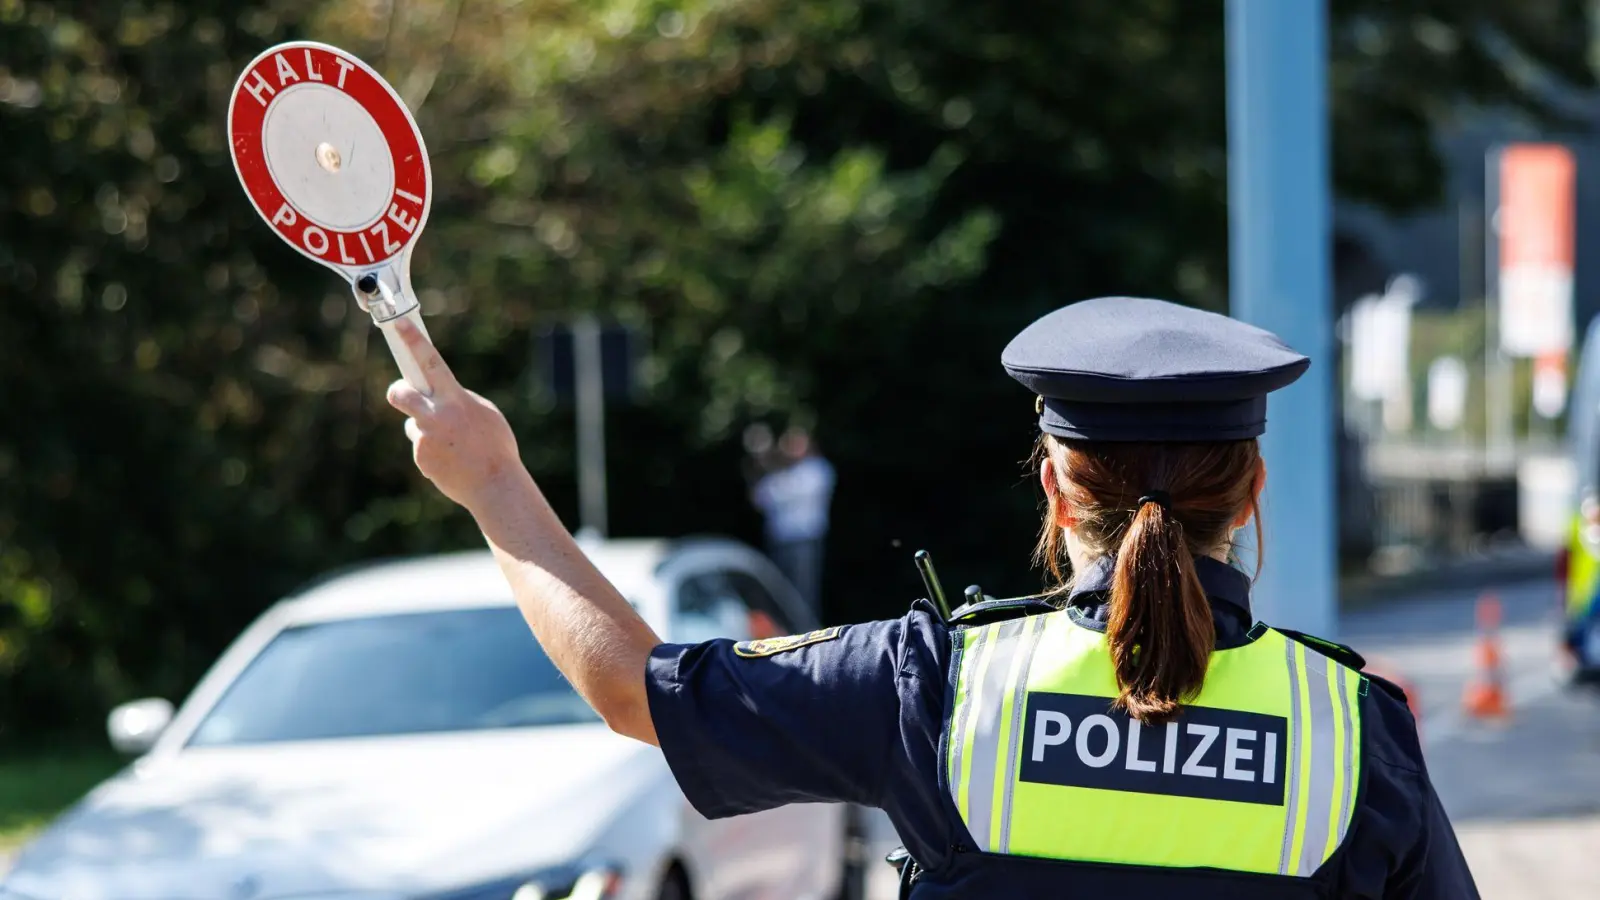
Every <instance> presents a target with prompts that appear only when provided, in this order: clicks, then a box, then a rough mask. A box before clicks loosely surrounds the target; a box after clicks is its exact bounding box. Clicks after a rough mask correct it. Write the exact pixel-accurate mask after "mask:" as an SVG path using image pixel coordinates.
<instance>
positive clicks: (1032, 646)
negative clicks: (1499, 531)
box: [944, 613, 1363, 877]
mask: <svg viewBox="0 0 1600 900" xmlns="http://www.w3.org/2000/svg"><path fill="white" fill-rule="evenodd" d="M1258 631H1259V632H1260V636H1259V637H1258V638H1257V639H1256V640H1255V641H1253V642H1252V643H1250V644H1247V645H1245V646H1243V647H1238V648H1234V649H1229V650H1219V651H1217V652H1215V653H1213V654H1212V655H1211V662H1210V665H1209V668H1208V670H1207V675H1206V681H1205V686H1204V688H1203V689H1202V690H1201V692H1200V694H1199V696H1198V697H1196V698H1195V700H1194V702H1193V703H1191V704H1186V705H1185V707H1184V711H1183V714H1182V715H1181V716H1179V717H1178V719H1177V720H1176V721H1174V722H1173V723H1171V724H1169V725H1158V726H1153V727H1151V726H1142V725H1140V723H1139V722H1138V721H1137V720H1134V719H1131V718H1129V717H1128V716H1127V715H1125V714H1123V713H1120V712H1118V711H1116V710H1114V709H1113V708H1112V707H1111V701H1112V700H1113V699H1114V698H1115V697H1116V696H1117V694H1118V689H1117V682H1116V673H1115V670H1114V668H1113V666H1112V662H1111V655H1110V652H1109V650H1108V648H1107V646H1106V641H1105V636H1104V635H1102V634H1100V633H1098V632H1094V631H1090V630H1089V629H1086V628H1083V627H1081V626H1079V625H1076V624H1074V623H1073V622H1072V621H1071V619H1070V618H1068V616H1067V614H1065V613H1052V614H1047V615H1039V616H1030V617H1028V618H1026V619H1018V620H1011V621H1007V622H998V623H995V624H992V625H986V626H983V627H980V628H972V629H968V630H965V631H963V632H960V633H959V634H958V637H957V640H958V644H957V653H958V655H957V657H956V660H955V666H956V668H957V672H956V679H955V684H956V698H955V703H954V705H953V706H952V709H951V715H950V718H949V720H948V721H947V722H946V728H947V735H946V740H945V759H944V763H945V766H946V768H945V774H946V779H947V782H948V784H949V790H950V795H951V798H952V799H953V800H954V801H955V805H956V809H957V810H958V811H959V812H960V814H961V818H962V820H963V821H964V822H965V823H966V825H967V829H968V831H969V832H970V833H971V835H972V839H973V841H974V842H975V843H976V844H977V846H978V847H979V849H982V850H985V851H988V852H992V853H1002V854H1015V855H1020V856H1033V857H1045V858H1051V859H1065V860H1080V861H1092V862H1102V863H1112V864H1123V865H1148V866H1166V867H1192V866H1203V867H1209V868H1218V869H1227V870H1232V871H1242V872H1261V873H1277V874H1281V875H1291V876H1301V877H1306V876H1310V875H1311V874H1312V873H1314V872H1315V871H1316V870H1317V868H1318V867H1319V866H1321V865H1322V863H1324V862H1325V861H1326V860H1327V859H1328V858H1329V857H1331V856H1332V855H1333V853H1334V851H1335V850H1337V849H1338V847H1339V845H1340V844H1341V843H1342V842H1343V841H1344V836H1345V833H1346V832H1347V831H1348V830H1349V827H1350V822H1351V820H1352V818H1353V817H1354V813H1355V800H1356V792H1357V787H1358V785H1359V782H1360V776H1361V754H1360V747H1361V714H1360V695H1361V693H1362V689H1363V687H1362V678H1361V675H1360V674H1359V673H1358V672H1355V671H1353V670H1351V669H1348V668H1346V667H1344V666H1341V665H1339V664H1338V663H1336V662H1334V661H1333V660H1331V659H1328V658H1327V657H1324V656H1322V655H1321V654H1319V653H1317V652H1316V651H1313V650H1309V649H1307V648H1306V646H1305V645H1303V644H1301V643H1299V642H1298V641H1293V640H1290V639H1289V638H1287V637H1285V636H1284V635H1282V634H1279V633H1278V632H1276V631H1272V630H1271V629H1261V628H1258Z"/></svg>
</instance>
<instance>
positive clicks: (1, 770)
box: [0, 747, 127, 852]
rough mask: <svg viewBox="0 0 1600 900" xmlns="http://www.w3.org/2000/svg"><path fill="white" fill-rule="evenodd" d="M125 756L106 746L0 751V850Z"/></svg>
mask: <svg viewBox="0 0 1600 900" xmlns="http://www.w3.org/2000/svg"><path fill="white" fill-rule="evenodd" d="M126 762H127V761H126V760H125V759H122V758H121V757H118V756H117V755H115V754H113V753H112V752H111V751H110V750H105V749H83V748H78V747H70V748H65V749H64V748H61V747H54V748H51V749H50V750H48V751H46V750H43V749H41V748H34V749H32V750H31V751H29V752H26V753H14V754H9V755H7V756H4V757H0V852H4V851H6V850H9V849H10V848H11V847H12V846H13V845H15V844H19V843H21V842H22V841H24V840H26V839H27V837H28V835H29V834H31V833H32V832H33V831H34V830H35V829H37V828H39V827H40V826H42V825H44V823H46V822H48V821H49V820H50V819H52V818H54V817H55V816H56V815H57V814H58V813H60V812H61V810H63V809H64V808H66V807H67V806H69V805H71V804H72V803H75V802H76V801H77V800H78V798H80V797H82V796H83V795H84V794H86V793H88V792H89V789H90V788H93V787H94V786H95V785H96V784H99V783H100V782H101V781H103V780H105V779H106V778H108V777H110V776H111V775H112V774H114V773H115V772H116V771H117V770H118V769H120V768H122V766H123V765H125V764H126Z"/></svg>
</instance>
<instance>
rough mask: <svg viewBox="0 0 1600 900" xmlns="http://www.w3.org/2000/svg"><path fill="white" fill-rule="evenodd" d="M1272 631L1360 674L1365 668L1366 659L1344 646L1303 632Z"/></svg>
mask: <svg viewBox="0 0 1600 900" xmlns="http://www.w3.org/2000/svg"><path fill="white" fill-rule="evenodd" d="M1274 630H1275V631H1277V632H1278V633H1279V634H1282V635H1284V636H1285V637H1288V638H1290V639H1291V640H1295V641H1299V642H1300V643H1302V644H1305V645H1306V646H1307V647H1310V648H1311V649H1313V650H1315V651H1317V652H1318V653H1321V654H1322V655H1323V656H1326V657H1328V658H1329V659H1332V660H1333V661H1334V662H1336V663H1339V664H1341V665H1344V666H1348V667H1350V668H1352V669H1355V670H1356V671H1357V672H1360V671H1362V670H1363V669H1365V668H1366V667H1367V658H1366V657H1364V656H1362V655H1361V654H1359V653H1357V652H1356V651H1355V650H1353V649H1351V648H1349V647H1347V646H1345V645H1344V644H1336V643H1334V642H1333V641H1326V640H1323V639H1322V638H1319V637H1315V636H1313V635H1309V634H1306V633H1305V632H1301V631H1291V630H1289V629H1287V628H1277V629H1274Z"/></svg>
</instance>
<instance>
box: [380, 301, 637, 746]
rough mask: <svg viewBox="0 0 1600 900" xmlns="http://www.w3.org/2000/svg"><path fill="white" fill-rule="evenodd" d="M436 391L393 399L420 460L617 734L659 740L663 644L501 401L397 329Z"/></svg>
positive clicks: (536, 629)
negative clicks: (584, 539) (649, 690)
mask: <svg viewBox="0 0 1600 900" xmlns="http://www.w3.org/2000/svg"><path fill="white" fill-rule="evenodd" d="M397 330H398V331H399V333H400V336H401V337H402V338H403V339H404V340H405V342H406V344H407V345H408V346H409V347H410V348H411V352H412V353H413V354H415V356H416V358H417V360H418V361H419V362H420V363H421V365H422V368H423V370H424V372H426V373H427V377H428V381H429V382H430V383H431V384H432V386H433V395H432V396H431V397H430V396H424V395H423V394H422V393H420V392H419V391H417V390H416V389H415V388H413V387H411V385H409V384H407V383H406V382H404V381H397V382H395V383H394V384H393V385H391V386H390V387H389V403H390V404H391V405H392V406H394V407H395V408H396V409H398V410H400V411H401V412H403V413H405V414H406V415H407V416H409V417H410V418H408V419H407V420H406V424H405V431H406V436H407V437H409V438H410V439H411V443H412V455H413V457H414V459H415V460H416V463H417V468H418V469H419V470H421V471H422V474H423V475H425V476H427V478H428V480H430V481H432V482H433V483H434V485H435V486H437V487H438V488H439V490H440V491H441V492H443V493H444V495H445V496H447V497H449V498H450V499H451V500H454V501H455V502H457V503H459V504H461V505H462V506H463V507H465V508H466V509H467V511H468V512H470V513H471V514H472V516H473V518H474V519H476V520H477V523H478V527H479V528H480V529H482V530H483V535H484V537H485V538H486V539H487V540H488V542H489V547H490V548H491V549H492V550H493V551H494V555H495V559H497V560H498V561H499V563H500V569H501V571H502V572H504V573H505V577H506V580H507V581H508V582H510V584H511V591H512V593H513V595H515V597H516V600H517V606H518V607H519V608H521V610H522V615H523V618H525V619H527V621H528V627H530V628H531V629H533V634H534V637H535V638H537V639H538V641H539V643H540V644H541V645H542V646H543V647H544V649H545V652H546V653H548V654H549V655H550V658H551V660H553V661H554V662H555V664H556V666H557V667H558V668H560V669H561V672H562V674H564V675H566V676H567V679H568V680H570V681H571V682H572V684H573V686H574V687H576V688H577V690H578V693H579V694H581V695H582V696H583V698H584V699H585V700H587V701H588V702H589V705H590V706H592V707H594V709H595V711H596V712H597V713H599V714H600V716H601V717H602V718H603V719H605V721H606V724H607V725H609V726H610V727H611V728H612V730H614V731H616V732H618V733H619V734H624V735H627V736H628V737H631V738H636V739H638V740H641V741H644V742H646V743H650V744H654V743H656V732H655V727H654V725H653V724H652V722H651V718H650V708H649V702H648V700H647V698H646V695H645V674H644V673H645V664H646V661H647V660H648V659H649V657H650V651H651V650H652V649H654V648H655V647H656V646H657V645H658V644H660V643H661V640H660V638H658V637H657V636H656V634H655V632H654V631H652V630H651V629H650V626H649V625H647V624H646V623H645V621H644V620H643V619H641V618H640V617H639V615H638V613H636V612H635V611H634V609H633V607H632V606H630V605H629V604H628V602H627V600H625V599H624V598H623V597H622V595H621V594H620V593H618V592H617V589H616V588H615V587H613V586H612V584H611V583H610V582H609V581H607V580H606V578H605V576H604V575H601V574H600V571H599V570H598V569H596V568H595V567H594V565H593V564H592V563H590V562H589V559H588V557H586V556H585V555H584V553H583V551H582V550H580V549H579V548H578V545H577V543H576V542H575V541H574V540H573V539H572V536H571V535H570V534H568V533H567V529H566V528H565V527H564V526H563V525H562V524H561V520H560V519H558V518H557V517H556V514H555V511H554V510H552V509H551V508H550V504H549V502H548V501H546V500H545V498H544V494H543V493H542V492H541V491H540V490H539V486H538V485H537V484H535V483H534V480H533V476H532V475H530V474H528V470H527V468H526V467H524V466H523V464H522V460H521V458H520V457H519V456H518V455H517V442H516V438H515V437H514V436H513V435H512V434H511V428H510V426H509V425H508V424H507V423H506V418H505V416H504V415H503V414H501V412H500V410H499V409H497V408H496V407H495V405H494V404H493V403H490V402H489V401H488V400H485V399H484V398H482V397H480V396H478V395H477V394H475V393H473V392H472V391H469V390H467V389H466V388H464V387H462V386H461V384H460V383H459V382H457V381H456V379H455V375H454V374H452V373H451V371H450V368H449V367H448V366H446V365H445V362H444V359H443V358H442V357H440V356H439V352H438V350H436V349H435V348H434V347H433V345H432V344H431V343H430V342H429V341H428V339H427V338H426V337H425V336H423V334H422V333H421V332H420V331H418V330H417V329H416V328H415V327H414V326H412V325H411V323H409V322H406V321H402V322H401V323H400V325H399V328H398V329H397Z"/></svg>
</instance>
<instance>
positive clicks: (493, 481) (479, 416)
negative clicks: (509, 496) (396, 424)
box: [389, 319, 522, 511]
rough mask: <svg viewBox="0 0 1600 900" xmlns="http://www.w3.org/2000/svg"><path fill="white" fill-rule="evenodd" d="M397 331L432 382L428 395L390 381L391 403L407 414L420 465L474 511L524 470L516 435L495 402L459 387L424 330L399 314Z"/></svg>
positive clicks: (448, 493) (408, 432)
mask: <svg viewBox="0 0 1600 900" xmlns="http://www.w3.org/2000/svg"><path fill="white" fill-rule="evenodd" d="M395 331H396V332H397V333H398V334H399V335H400V338H401V339H402V340H403V341H405V344H406V346H407V347H408V348H410V350H411V354H412V355H413V356H415V357H416V360H417V363H418V364H419V365H421V366H422V371H423V373H424V374H425V375H426V376H427V379H428V382H429V384H430V385H432V387H433V396H431V397H429V396H426V395H424V394H423V393H422V392H421V391H418V390H417V389H416V388H414V387H412V386H411V385H410V384H408V383H407V382H405V381H403V380H402V381H396V382H395V383H394V384H391V385H390V386H389V404H390V405H391V406H393V407H394V408H395V409H398V410H400V411H401V412H403V413H405V414H406V415H407V416H409V417H410V418H408V419H406V425H405V429H406V437H409V438H410V439H411V451H412V452H411V455H412V458H413V459H414V460H415V461H416V463H417V468H418V469H419V470H421V472H422V474H423V475H425V476H427V478H428V480H429V481H432V482H433V483H434V486H435V487H437V488H438V489H439V490H440V492H442V493H443V494H444V495H445V496H446V497H449V498H450V499H451V500H454V501H455V502H457V503H459V504H461V505H462V506H464V507H466V508H467V510H468V511H473V510H474V509H475V508H476V507H477V506H479V505H480V504H481V503H482V502H483V501H484V500H486V499H488V498H489V497H491V496H492V495H493V494H494V492H495V491H496V490H497V489H498V486H499V485H500V483H501V482H502V481H503V480H504V479H505V478H506V477H507V476H511V475H517V474H519V473H520V472H521V471H522V460H521V458H520V457H519V456H518V455H517V440H516V438H515V437H514V436H513V435H512V434H511V426H510V425H509V424H508V423H507V422H506V417H505V415H504V414H503V413H501V412H500V410H499V408H497V407H496V406H495V405H494V404H493V403H490V402H489V401H488V400H485V399H484V398H482V397H480V396H478V395H477V394H475V393H473V392H472V391H469V390H467V389H466V388H464V387H462V386H461V383H460V382H458V381H456V377H455V375H454V374H453V373H452V372H451V371H450V367H449V366H447V365H445V362H444V358H443V357H441V356H440V355H439V351H438V350H437V349H436V348H435V347H434V346H433V344H432V342H430V341H429V340H428V338H427V336H426V335H424V334H423V333H422V331H421V330H420V329H418V328H417V327H416V326H415V325H413V324H411V322H409V321H407V320H405V319H401V320H400V321H399V322H398V323H396V328H395Z"/></svg>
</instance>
